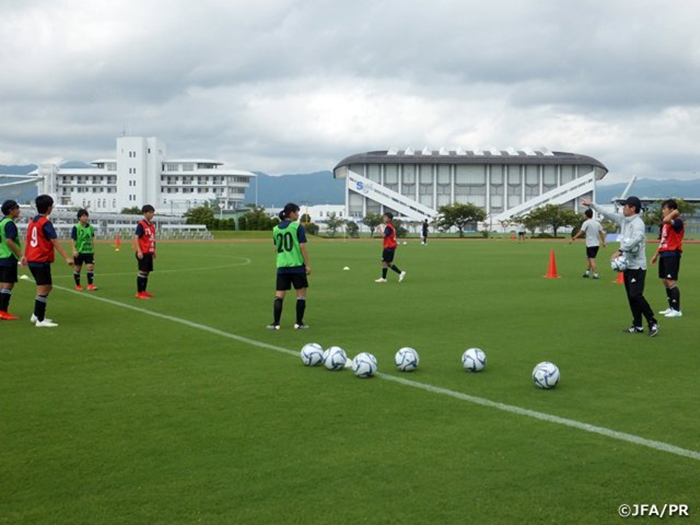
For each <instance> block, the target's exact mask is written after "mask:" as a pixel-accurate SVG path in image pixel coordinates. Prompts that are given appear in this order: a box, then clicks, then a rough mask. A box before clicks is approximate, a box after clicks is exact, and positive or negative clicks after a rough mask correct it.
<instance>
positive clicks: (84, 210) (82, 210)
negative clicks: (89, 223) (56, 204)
mask: <svg viewBox="0 0 700 525" xmlns="http://www.w3.org/2000/svg"><path fill="white" fill-rule="evenodd" d="M83 215H87V216H88V217H89V216H90V214H89V213H88V211H87V210H86V209H85V208H80V209H79V210H78V220H80V217H82V216H83Z"/></svg>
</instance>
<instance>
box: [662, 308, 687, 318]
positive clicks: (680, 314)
mask: <svg viewBox="0 0 700 525" xmlns="http://www.w3.org/2000/svg"><path fill="white" fill-rule="evenodd" d="M664 317H683V312H681V311H680V310H674V309H672V308H669V311H668V313H665V314H664Z"/></svg>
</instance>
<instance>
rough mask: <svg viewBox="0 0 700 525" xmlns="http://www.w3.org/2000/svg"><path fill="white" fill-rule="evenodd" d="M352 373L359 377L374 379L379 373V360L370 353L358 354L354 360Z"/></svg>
mask: <svg viewBox="0 0 700 525" xmlns="http://www.w3.org/2000/svg"><path fill="white" fill-rule="evenodd" d="M352 371H353V373H354V374H355V375H356V376H357V377H372V376H373V375H374V374H375V373H376V372H377V359H376V358H375V357H374V356H373V355H372V354H370V353H368V352H362V353H361V354H357V355H356V356H355V359H353V360H352Z"/></svg>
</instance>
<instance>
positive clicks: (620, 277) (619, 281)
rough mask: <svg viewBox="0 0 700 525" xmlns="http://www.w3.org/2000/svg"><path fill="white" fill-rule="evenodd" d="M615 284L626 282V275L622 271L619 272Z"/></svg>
mask: <svg viewBox="0 0 700 525" xmlns="http://www.w3.org/2000/svg"><path fill="white" fill-rule="evenodd" d="M613 283H615V284H625V276H624V275H623V274H622V272H617V279H615V280H614V281H613Z"/></svg>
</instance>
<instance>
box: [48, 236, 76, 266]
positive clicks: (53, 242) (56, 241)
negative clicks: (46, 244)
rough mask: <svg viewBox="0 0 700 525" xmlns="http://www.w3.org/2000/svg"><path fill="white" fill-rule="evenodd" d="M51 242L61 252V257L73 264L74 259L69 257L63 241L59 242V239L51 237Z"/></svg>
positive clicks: (70, 264)
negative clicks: (62, 244)
mask: <svg viewBox="0 0 700 525" xmlns="http://www.w3.org/2000/svg"><path fill="white" fill-rule="evenodd" d="M51 244H53V247H54V248H55V249H56V251H57V252H58V253H60V254H61V257H63V258H64V259H65V260H66V262H67V263H68V265H69V266H73V259H71V258H70V257H68V254H67V253H66V250H64V249H63V247H62V246H61V243H60V242H58V239H51Z"/></svg>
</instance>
